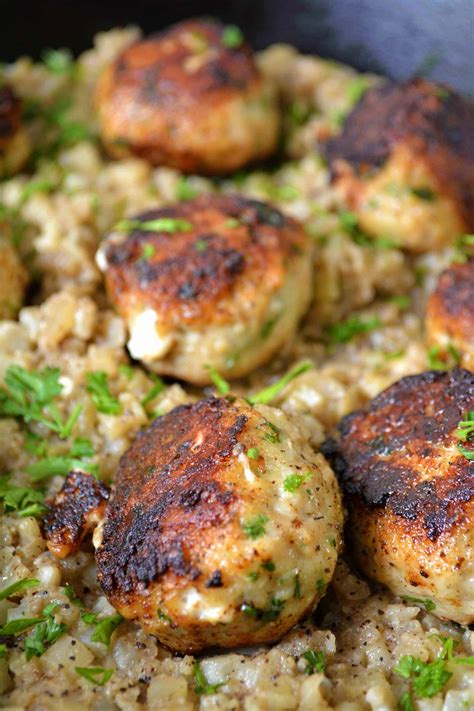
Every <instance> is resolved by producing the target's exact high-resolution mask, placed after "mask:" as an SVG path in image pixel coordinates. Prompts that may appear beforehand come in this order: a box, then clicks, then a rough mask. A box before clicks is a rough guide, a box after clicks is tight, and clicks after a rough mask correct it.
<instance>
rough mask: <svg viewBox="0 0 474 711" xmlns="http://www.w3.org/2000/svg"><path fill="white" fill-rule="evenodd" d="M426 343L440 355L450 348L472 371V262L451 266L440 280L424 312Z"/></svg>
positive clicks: (473, 315) (473, 291)
mask: <svg viewBox="0 0 474 711" xmlns="http://www.w3.org/2000/svg"><path fill="white" fill-rule="evenodd" d="M426 330H427V335H428V341H429V343H430V344H432V345H433V346H438V347H439V348H440V349H441V352H444V351H446V350H449V349H450V348H451V349H452V348H454V349H455V350H456V351H458V352H459V354H460V356H461V364H462V365H463V366H464V367H465V368H468V369H469V370H474V259H470V260H467V261H466V262H465V263H464V264H453V265H452V266H451V267H450V268H449V269H446V270H445V271H444V272H443V273H442V274H441V276H440V278H439V280H438V284H437V286H436V289H435V291H434V292H433V293H432V294H431V296H430V299H429V301H428V306H427V311H426Z"/></svg>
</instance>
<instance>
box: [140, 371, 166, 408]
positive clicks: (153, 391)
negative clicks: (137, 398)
mask: <svg viewBox="0 0 474 711" xmlns="http://www.w3.org/2000/svg"><path fill="white" fill-rule="evenodd" d="M150 377H151V379H152V380H153V383H154V384H153V385H152V386H151V388H150V390H149V391H148V392H147V394H146V395H145V397H144V398H143V399H142V401H141V405H142V407H143V409H144V410H145V412H146V414H147V415H148V417H154V416H155V415H156V413H154V412H150V410H149V408H148V405H149V403H150V402H152V400H154V399H155V398H156V397H158V395H160V393H162V392H163V390H164V389H165V384H164V382H163V380H162V379H161V378H160V376H159V375H151V376H150Z"/></svg>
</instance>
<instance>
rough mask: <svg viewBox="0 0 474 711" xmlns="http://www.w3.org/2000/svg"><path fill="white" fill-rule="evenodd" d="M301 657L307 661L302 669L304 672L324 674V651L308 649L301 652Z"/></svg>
mask: <svg viewBox="0 0 474 711" xmlns="http://www.w3.org/2000/svg"><path fill="white" fill-rule="evenodd" d="M303 658H304V659H306V661H307V662H308V663H307V665H306V669H305V670H304V672H305V674H314V673H315V672H319V674H324V666H325V659H324V652H319V651H318V652H315V651H313V650H312V649H308V651H307V652H305V653H304V654H303Z"/></svg>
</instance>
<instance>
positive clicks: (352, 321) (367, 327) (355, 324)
mask: <svg viewBox="0 0 474 711" xmlns="http://www.w3.org/2000/svg"><path fill="white" fill-rule="evenodd" d="M381 325H382V322H381V321H380V319H379V317H378V316H372V317H370V318H367V319H362V318H359V317H358V316H351V317H350V318H348V319H347V320H346V321H342V322H341V323H335V324H332V325H330V326H328V328H327V334H328V337H329V341H330V342H331V343H332V344H335V343H348V342H349V341H350V340H351V339H352V338H354V336H359V335H361V334H363V333H370V331H373V330H375V329H376V328H379V327H380V326H381Z"/></svg>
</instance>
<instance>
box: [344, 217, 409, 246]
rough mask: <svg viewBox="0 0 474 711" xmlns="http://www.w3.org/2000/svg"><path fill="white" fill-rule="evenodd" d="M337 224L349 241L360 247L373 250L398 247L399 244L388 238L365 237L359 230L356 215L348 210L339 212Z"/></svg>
mask: <svg viewBox="0 0 474 711" xmlns="http://www.w3.org/2000/svg"><path fill="white" fill-rule="evenodd" d="M339 223H340V225H341V227H342V229H343V230H344V231H345V232H347V234H348V235H349V237H350V238H351V240H352V241H353V242H354V243H355V244H358V245H359V246H360V247H371V248H373V249H398V248H399V247H400V244H399V243H398V242H396V241H395V240H393V239H391V238H390V237H383V236H380V237H370V236H369V235H367V234H366V233H365V232H363V231H362V230H361V229H360V227H359V220H358V217H357V215H355V214H354V213H353V212H350V211H349V210H341V212H340V213H339Z"/></svg>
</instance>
